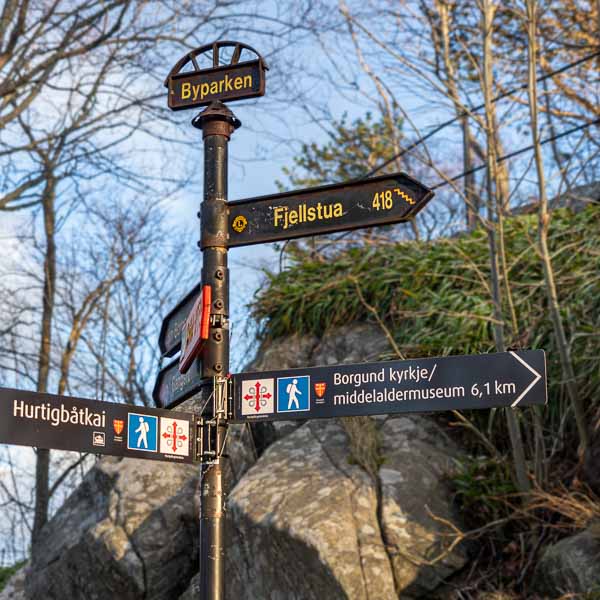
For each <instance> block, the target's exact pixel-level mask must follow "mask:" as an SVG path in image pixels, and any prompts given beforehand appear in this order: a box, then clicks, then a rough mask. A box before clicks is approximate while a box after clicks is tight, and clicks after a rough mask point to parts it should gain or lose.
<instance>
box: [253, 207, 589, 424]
mask: <svg viewBox="0 0 600 600" xmlns="http://www.w3.org/2000/svg"><path fill="white" fill-rule="evenodd" d="M536 227H537V220H536V216H532V215H522V216H518V217H514V218H512V219H509V220H507V222H506V230H505V235H506V249H507V256H508V264H509V280H510V281H509V284H510V289H511V291H512V294H513V299H514V303H515V308H516V313H517V320H518V331H512V332H510V323H509V322H507V323H506V326H507V333H508V332H510V334H511V335H510V337H509V338H508V341H509V345H510V346H511V347H517V348H542V349H544V350H546V353H547V359H548V381H549V384H550V387H551V388H559V387H560V384H561V379H562V376H561V368H560V363H559V357H558V353H557V352H556V351H555V341H554V335H553V328H552V323H551V322H550V319H549V316H548V313H547V310H546V293H545V290H544V279H543V274H542V267H541V261H540V259H539V257H538V254H537V251H536V245H535V243H536ZM599 232H600V211H599V210H598V209H597V208H596V207H594V206H590V207H588V208H587V209H585V210H583V211H581V212H580V213H578V214H574V213H572V212H571V211H569V210H568V209H559V210H556V211H554V212H553V214H552V221H551V226H550V239H549V243H550V248H551V251H552V255H553V263H554V266H555V269H556V281H557V286H558V292H559V302H560V305H561V306H562V310H563V318H564V320H565V323H566V324H567V327H568V331H569V337H570V339H571V352H572V355H573V362H574V366H575V370H576V373H577V378H578V385H579V388H580V390H581V394H582V398H584V399H585V400H586V401H589V400H591V399H593V398H594V395H596V396H597V393H598V391H599V390H600V371H599V370H598V356H600V336H599V335H598V332H599V331H600V252H599V248H600V234H599ZM266 275H267V278H268V286H266V288H263V289H262V290H261V291H260V292H259V293H258V294H257V297H256V299H255V303H254V305H253V307H252V312H253V316H254V318H255V319H256V320H257V321H258V322H259V324H260V331H261V336H262V338H263V339H264V338H274V337H279V336H285V335H291V334H294V333H304V334H307V333H313V334H316V335H318V336H322V335H324V334H325V333H326V332H327V331H328V330H330V329H332V328H334V327H338V326H341V325H344V324H348V323H351V322H355V321H368V320H372V319H373V312H372V310H369V308H368V306H366V305H367V304H368V305H370V306H371V307H373V308H375V309H376V310H377V313H378V316H379V317H380V318H381V319H382V320H383V322H384V323H385V326H386V327H387V328H389V330H390V331H391V332H392V334H393V336H394V338H395V340H396V342H397V344H398V346H399V348H400V350H401V352H402V354H403V355H404V357H425V356H439V355H448V354H476V353H482V352H493V346H494V343H493V335H492V327H491V326H492V322H493V321H492V315H493V310H492V303H491V300H490V298H491V294H490V292H489V290H488V286H489V255H488V241H487V237H486V234H485V232H484V231H483V230H481V229H479V230H475V231H473V232H472V233H470V234H464V235H461V236H460V237H455V238H445V239H437V240H435V241H432V242H401V243H396V244H390V245H381V246H376V247H368V248H356V247H355V248H350V249H348V250H346V251H342V252H340V253H339V254H337V255H336V256H335V257H332V258H329V259H327V260H322V259H312V260H311V259H310V258H309V257H308V256H307V255H303V256H302V259H301V260H298V261H297V262H296V264H295V265H293V266H292V268H290V269H287V270H285V271H283V272H281V273H278V274H275V273H269V272H267V273H266ZM357 285H359V286H360V293H359V290H357ZM504 289H506V285H504ZM361 295H362V297H363V299H361V297H360V296H361ZM505 314H508V311H506V312H505ZM394 357H396V356H395V355H394V354H393V353H392V351H391V348H390V354H389V355H388V356H387V357H382V358H394ZM559 396H560V398H561V402H562V401H563V398H562V395H560V394H558V395H555V396H554V397H555V398H558V397H559ZM559 413H562V410H561V411H559ZM555 416H556V417H557V418H558V417H559V414H556V415H555Z"/></svg>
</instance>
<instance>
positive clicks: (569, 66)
mask: <svg viewBox="0 0 600 600" xmlns="http://www.w3.org/2000/svg"><path fill="white" fill-rule="evenodd" d="M596 56H600V50H596V52H593V53H592V54H588V55H587V56H584V57H583V58H580V59H579V60H576V61H574V62H572V63H568V64H566V65H563V66H562V67H560V68H559V69H556V70H555V71H551V72H550V73H546V74H545V75H542V76H541V77H539V78H538V79H536V81H537V82H538V83H540V82H541V81H544V80H545V79H548V78H550V77H554V76H555V75H559V74H560V73H564V72H565V71H568V70H569V69H572V68H573V67H576V66H577V65H580V64H581V63H584V62H586V61H588V60H591V59H592V58H595V57H596ZM528 85H529V84H527V83H523V84H521V85H519V86H517V87H515V88H512V89H510V90H508V91H506V92H502V93H501V94H499V95H498V96H496V97H495V98H492V100H491V101H492V102H497V101H498V100H502V99H503V98H506V97H507V96H510V95H512V94H514V93H515V92H519V91H521V90H526V89H527V86H528ZM482 108H485V103H484V104H479V105H477V106H474V107H472V108H469V109H467V110H464V111H462V112H461V113H460V114H458V115H456V116H455V117H452V118H451V119H449V120H448V121H444V122H443V123H441V124H440V125H438V126H437V127H436V128H435V129H432V130H431V131H430V132H429V133H427V134H425V135H424V136H422V137H420V138H419V139H418V140H416V141H414V142H413V143H412V144H410V146H408V147H407V148H403V149H402V150H400V152H398V153H397V154H395V155H394V156H392V158H390V159H388V160H386V161H384V162H382V163H381V164H380V165H379V166H377V167H375V168H374V169H371V171H369V172H368V173H367V174H366V175H364V177H362V178H361V179H366V178H367V177H372V176H373V175H375V173H377V171H380V170H381V169H383V168H385V167H387V166H388V165H389V164H390V163H392V162H394V161H395V160H397V159H398V158H400V157H402V156H404V155H405V154H406V153H407V152H410V151H411V150H413V149H414V148H416V147H417V146H419V145H421V144H422V143H423V142H425V141H426V140H428V139H429V138H430V137H432V136H434V135H435V134H436V133H438V132H440V131H442V129H445V128H446V127H448V126H449V125H452V123H455V122H456V121H458V120H459V119H462V118H463V117H465V116H469V114H470V113H472V112H476V111H478V110H481V109H482ZM476 170H478V169H476Z"/></svg>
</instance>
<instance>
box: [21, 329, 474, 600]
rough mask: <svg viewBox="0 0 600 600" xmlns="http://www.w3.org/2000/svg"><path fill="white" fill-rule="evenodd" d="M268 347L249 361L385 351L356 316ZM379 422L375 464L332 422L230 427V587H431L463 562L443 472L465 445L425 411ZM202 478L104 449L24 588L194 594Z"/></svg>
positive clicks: (349, 358)
mask: <svg viewBox="0 0 600 600" xmlns="http://www.w3.org/2000/svg"><path fill="white" fill-rule="evenodd" d="M263 350H264V351H263V352H261V354H260V358H259V359H258V360H256V361H255V362H254V364H252V365H250V367H249V370H262V369H266V368H270V369H280V368H286V367H296V366H303V365H304V366H311V365H316V364H335V363H343V362H346V363H348V362H361V361H366V360H377V359H379V358H380V357H381V355H382V354H385V353H388V352H389V350H390V349H389V345H388V342H387V340H386V338H385V336H384V335H383V333H382V332H381V331H380V330H379V329H378V328H377V327H376V326H373V325H367V324H358V325H351V326H348V327H345V328H342V329H340V330H336V331H335V332H332V333H331V335H330V336H327V337H326V338H324V339H317V338H316V337H310V336H308V337H299V338H293V339H289V338H288V339H286V340H281V341H279V342H275V343H272V344H269V345H266V346H265V347H264V348H263ZM192 404H193V403H192ZM181 408H182V409H184V410H191V409H193V408H194V407H193V406H189V405H185V404H184V405H182V406H181ZM195 408H197V407H195ZM374 422H375V425H376V427H375V430H376V432H377V433H376V435H377V436H378V438H377V439H378V445H379V448H380V451H381V455H382V462H381V464H379V465H378V467H379V468H378V469H377V468H376V469H375V470H374V471H369V470H368V469H366V468H363V467H364V465H363V466H361V465H359V464H357V460H355V458H354V457H353V448H354V446H352V444H353V443H356V440H354V442H352V441H351V440H350V439H349V438H348V435H347V433H346V431H347V430H346V428H345V426H344V425H343V424H342V423H341V422H339V421H336V420H321V421H311V422H304V423H303V422H302V421H296V422H289V423H287V424H281V425H280V426H278V428H274V427H272V428H271V429H270V430H268V431H267V428H263V431H262V432H261V431H260V430H258V429H257V428H254V432H253V435H250V428H249V427H247V426H234V427H232V428H231V429H230V432H229V434H228V454H229V456H230V457H231V460H230V461H228V463H229V466H228V467H227V470H226V479H227V487H228V488H229V489H230V490H231V494H230V497H229V501H228V524H227V526H228V529H229V532H230V536H231V537H230V544H229V545H228V550H227V555H226V556H227V598H228V599H230V600H233V599H235V600H245V599H247V600H250V599H252V600H267V599H269V600H294V599H296V600H300V599H302V600H311V599H317V598H318V599H319V600H321V599H323V598H327V599H328V600H335V599H336V598H339V599H340V600H341V599H342V598H343V599H344V600H355V599H356V600H359V599H360V600H362V599H365V600H367V599H368V600H374V599H377V600H386V599H390V600H391V599H393V598H398V597H399V595H401V597H402V598H403V599H411V598H427V597H429V595H430V593H431V592H432V591H433V590H435V589H436V588H438V586H439V585H440V583H441V582H442V581H443V580H444V579H445V578H447V577H448V576H450V575H451V574H452V573H453V572H455V571H456V570H457V569H460V568H461V567H462V566H463V565H464V564H465V561H466V554H465V551H464V549H463V548H462V547H460V546H458V547H456V548H449V547H448V546H449V543H450V542H451V540H452V537H451V535H449V534H451V533H452V532H451V528H450V527H449V526H448V524H453V525H454V526H457V527H460V523H459V521H458V520H457V517H456V515H455V514H454V512H453V509H452V501H451V495H450V493H449V490H448V489H447V487H446V484H445V481H444V477H445V474H446V473H447V472H448V470H450V469H451V468H452V465H453V459H454V458H456V457H458V456H459V454H460V452H459V450H458V449H457V448H456V447H455V446H454V445H453V444H452V442H451V441H450V440H449V439H448V438H447V437H446V436H445V435H444V433H443V431H442V430H441V429H440V428H439V427H438V426H437V425H435V424H434V423H433V422H432V421H431V420H428V419H427V418H425V417H419V416H396V417H377V418H375V421H374ZM263 425H267V424H263ZM371 430H373V428H372V427H371ZM369 473H370V474H369ZM197 487H198V468H197V467H194V466H185V465H172V464H163V463H161V464H157V463H154V462H150V461H137V460H132V459H116V458H104V459H102V460H100V461H98V463H97V464H96V465H95V466H94V468H93V469H92V470H91V471H90V472H89V473H88V475H87V476H86V478H85V480H84V482H83V483H82V485H81V486H80V487H79V488H78V489H77V490H76V492H75V493H74V494H73V495H72V496H71V497H70V498H69V499H68V501H67V502H66V503H65V505H64V506H63V507H62V508H61V509H60V510H59V511H58V513H57V514H56V515H55V516H54V517H53V519H52V520H51V521H50V522H49V523H48V524H47V526H46V527H45V529H44V531H43V535H42V539H41V541H40V543H39V545H38V547H37V548H36V552H35V555H34V557H33V561H32V566H31V570H30V571H29V575H28V577H27V582H26V597H27V598H29V599H30V600H31V599H36V600H37V599H39V598H44V599H48V600H53V599H59V598H60V599H61V600H62V599H63V598H69V599H70V600H79V599H81V600H83V599H86V600H104V599H106V600H109V599H110V600H114V598H115V597H118V598H120V599H122V600H142V599H143V600H167V599H168V600H173V599H180V600H192V598H195V597H197V595H198V594H197V591H196V589H197V588H196V586H197V583H198V575H197V571H198V558H197V555H198V494H197ZM19 600H21V599H19Z"/></svg>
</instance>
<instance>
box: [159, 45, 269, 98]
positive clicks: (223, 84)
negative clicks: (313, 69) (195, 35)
mask: <svg viewBox="0 0 600 600" xmlns="http://www.w3.org/2000/svg"><path fill="white" fill-rule="evenodd" d="M266 70H267V65H266V64H265V61H264V60H263V58H262V56H261V55H260V54H259V53H258V52H257V51H256V50H254V48H252V47H251V46H248V45H247V44H242V43H240V42H214V43H212V44H207V45H206V46H202V47H201V48H197V49H196V50H192V51H191V52H189V53H188V54H186V55H185V56H184V57H183V58H182V59H181V60H180V61H178V62H177V64H176V65H175V66H174V67H173V68H172V69H171V72H170V73H169V75H168V76H167V79H166V81H165V87H167V88H168V90H169V96H168V104H169V108H170V109H171V110H183V109H186V108H195V107H198V106H207V105H208V104H210V103H211V102H212V101H213V100H220V101H221V102H231V101H233V100H244V99H246V98H255V97H257V96H263V95H264V93H265V71H266Z"/></svg>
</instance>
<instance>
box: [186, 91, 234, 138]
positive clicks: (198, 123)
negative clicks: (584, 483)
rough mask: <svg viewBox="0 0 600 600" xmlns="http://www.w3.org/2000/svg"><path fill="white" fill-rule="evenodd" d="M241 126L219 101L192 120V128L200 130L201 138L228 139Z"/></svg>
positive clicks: (212, 103) (215, 101)
mask: <svg viewBox="0 0 600 600" xmlns="http://www.w3.org/2000/svg"><path fill="white" fill-rule="evenodd" d="M241 125H242V122H241V121H240V120H239V119H238V118H237V117H236V116H235V115H234V114H233V112H231V110H229V108H227V106H225V104H223V103H222V102H221V101H219V100H214V101H213V102H211V103H210V104H209V105H208V106H207V107H206V108H205V109H204V110H203V111H202V112H201V113H200V114H198V115H196V116H195V117H194V118H193V119H192V126H193V127H195V128H196V129H201V130H202V133H203V134H204V135H203V137H206V136H208V135H224V136H225V137H227V138H228V139H229V137H230V136H231V134H232V133H233V132H234V131H235V130H236V129H238V128H239V127H241Z"/></svg>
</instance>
